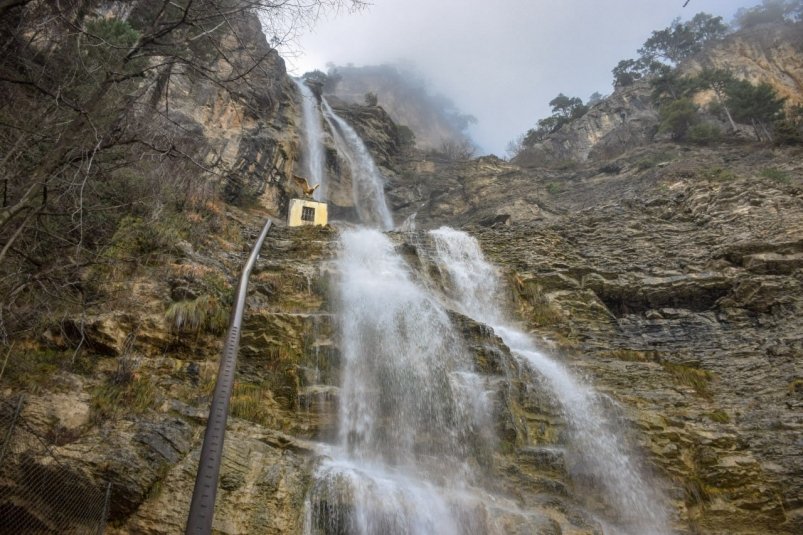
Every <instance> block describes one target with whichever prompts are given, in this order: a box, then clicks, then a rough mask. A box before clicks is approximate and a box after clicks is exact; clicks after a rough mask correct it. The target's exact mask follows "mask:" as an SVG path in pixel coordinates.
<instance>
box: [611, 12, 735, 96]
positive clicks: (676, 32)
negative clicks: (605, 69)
mask: <svg viewBox="0 0 803 535" xmlns="http://www.w3.org/2000/svg"><path fill="white" fill-rule="evenodd" d="M727 33H728V26H727V25H726V24H725V23H724V22H723V21H722V17H714V16H713V15H709V14H708V13H698V14H696V15H695V16H694V17H693V18H692V19H691V20H689V21H688V22H681V21H680V19H675V20H674V21H672V24H670V25H669V27H667V28H664V29H663V30H658V31H654V32H652V35H651V36H650V37H649V38H648V39H647V40H646V41H645V42H644V45H643V46H642V47H641V48H640V49H639V50H638V52H639V58H638V59H624V60H622V61H620V62H619V63H618V64H617V65H616V67H614V69H613V71H612V72H613V79H614V81H613V85H614V87H625V86H629V85H633V84H634V83H635V82H636V81H638V80H641V79H642V78H645V77H647V76H653V75H656V74H661V73H662V72H664V71H665V70H666V69H667V68H670V67H672V66H674V65H677V64H678V63H680V62H681V61H683V60H685V59H688V58H690V57H691V56H693V55H694V54H697V53H698V52H700V51H701V50H702V49H703V48H704V47H705V46H706V45H707V44H708V43H711V42H714V41H717V40H719V39H722V38H723V37H725V35H726V34H727Z"/></svg>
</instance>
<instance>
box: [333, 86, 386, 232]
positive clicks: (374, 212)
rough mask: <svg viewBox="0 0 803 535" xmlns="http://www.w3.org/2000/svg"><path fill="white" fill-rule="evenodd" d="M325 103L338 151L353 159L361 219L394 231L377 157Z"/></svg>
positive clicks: (351, 164)
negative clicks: (372, 154)
mask: <svg viewBox="0 0 803 535" xmlns="http://www.w3.org/2000/svg"><path fill="white" fill-rule="evenodd" d="M321 105H322V108H323V116H324V118H325V119H326V121H327V123H328V124H329V128H330V130H331V131H332V137H333V138H334V140H335V145H336V146H337V149H338V152H339V153H340V154H342V155H343V156H345V157H346V160H348V162H349V167H350V168H351V184H352V197H353V200H354V206H355V207H356V208H357V214H358V215H359V217H360V221H361V222H362V223H363V224H364V225H369V226H372V227H378V228H380V229H382V230H391V229H392V228H393V216H392V215H391V213H390V209H389V208H388V203H387V200H386V199H385V178H384V177H383V176H382V173H381V172H380V171H379V168H378V167H377V165H376V162H375V161H374V158H373V157H372V156H371V153H370V152H369V151H368V148H367V147H366V146H365V143H364V142H363V140H362V138H361V137H360V136H359V134H357V132H356V131H355V130H354V128H352V127H351V125H349V124H348V123H347V122H346V121H345V120H344V119H343V118H342V117H340V116H339V115H338V114H337V113H335V111H334V110H333V109H332V107H331V106H330V105H329V103H328V102H327V101H326V99H322V101H321Z"/></svg>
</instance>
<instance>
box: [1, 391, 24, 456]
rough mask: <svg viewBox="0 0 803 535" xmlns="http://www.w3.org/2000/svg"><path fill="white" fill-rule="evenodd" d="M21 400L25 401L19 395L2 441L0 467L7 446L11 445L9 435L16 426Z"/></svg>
mask: <svg viewBox="0 0 803 535" xmlns="http://www.w3.org/2000/svg"><path fill="white" fill-rule="evenodd" d="M23 399H25V398H24V396H23V395H22V394H20V395H19V398H18V399H17V408H16V409H15V410H14V416H13V417H12V418H11V423H10V424H9V425H8V430H7V431H6V437H5V439H4V440H3V449H2V450H0V465H2V464H3V458H5V456H6V451H7V450H8V445H9V444H10V443H11V435H12V434H13V433H14V425H16V423H17V418H19V416H20V411H21V410H22V401H23Z"/></svg>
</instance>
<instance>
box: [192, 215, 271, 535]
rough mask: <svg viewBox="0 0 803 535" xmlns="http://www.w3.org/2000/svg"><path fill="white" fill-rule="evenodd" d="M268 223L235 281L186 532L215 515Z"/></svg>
mask: <svg viewBox="0 0 803 535" xmlns="http://www.w3.org/2000/svg"><path fill="white" fill-rule="evenodd" d="M270 227H271V220H270V219H268V221H267V222H266V223H265V226H264V227H263V228H262V232H261V233H260V235H259V238H257V241H256V243H254V248H253V249H252V250H251V256H249V257H248V262H246V264H245V266H244V267H243V273H242V275H241V276H240V282H239V284H238V285H237V292H236V301H235V303H234V309H233V310H232V312H231V318H230V319H229V331H228V334H227V335H226V343H225V345H224V346H223V354H222V356H221V358H220V368H219V369H218V375H217V382H216V383H215V393H214V394H213V396H212V406H211V407H210V409H209V419H208V420H207V423H206V432H205V433H204V444H203V447H202V448H201V459H200V461H199V463H198V475H197V476H196V477H195V489H194V490H193V493H192V502H191V504H190V513H189V516H188V517H187V531H186V534H187V535H207V534H209V533H211V531H212V519H213V517H214V515H215V498H216V497H217V485H218V479H219V476H220V461H221V459H222V457H223V440H224V439H225V436H226V420H227V419H228V415H229V399H230V398H231V392H232V388H233V387H234V370H235V368H236V366H237V350H238V348H239V347H240V327H241V323H242V320H243V311H244V309H245V296H246V294H247V293H248V277H249V276H250V275H251V270H252V269H253V268H254V264H255V263H256V261H257V258H258V257H259V250H260V249H262V242H264V241H265V236H267V234H268V230H270Z"/></svg>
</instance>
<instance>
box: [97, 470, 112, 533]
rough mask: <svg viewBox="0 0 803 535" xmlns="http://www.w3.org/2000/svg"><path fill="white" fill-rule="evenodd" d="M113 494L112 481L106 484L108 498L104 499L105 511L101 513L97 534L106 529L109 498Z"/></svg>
mask: <svg viewBox="0 0 803 535" xmlns="http://www.w3.org/2000/svg"><path fill="white" fill-rule="evenodd" d="M111 496H112V482H111V481H109V482H108V483H107V484H106V498H105V499H104V500H103V512H102V513H101V515H100V522H99V523H98V533H97V535H103V532H104V531H105V530H106V519H108V518H109V499H110V498H111Z"/></svg>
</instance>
